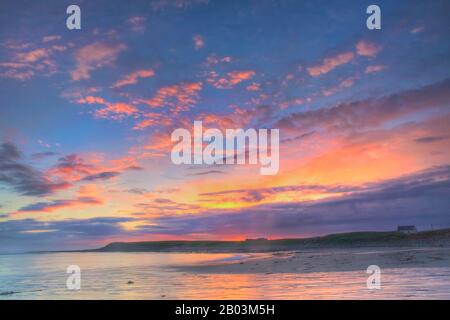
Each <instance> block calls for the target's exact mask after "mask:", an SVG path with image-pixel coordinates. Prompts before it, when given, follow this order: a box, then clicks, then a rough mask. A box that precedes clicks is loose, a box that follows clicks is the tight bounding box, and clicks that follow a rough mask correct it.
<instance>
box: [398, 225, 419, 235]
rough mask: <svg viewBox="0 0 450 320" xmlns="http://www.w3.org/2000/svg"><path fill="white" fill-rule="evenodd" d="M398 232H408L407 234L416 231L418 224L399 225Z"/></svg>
mask: <svg viewBox="0 0 450 320" xmlns="http://www.w3.org/2000/svg"><path fill="white" fill-rule="evenodd" d="M397 232H401V233H406V234H410V233H416V232H417V228H416V226H397Z"/></svg>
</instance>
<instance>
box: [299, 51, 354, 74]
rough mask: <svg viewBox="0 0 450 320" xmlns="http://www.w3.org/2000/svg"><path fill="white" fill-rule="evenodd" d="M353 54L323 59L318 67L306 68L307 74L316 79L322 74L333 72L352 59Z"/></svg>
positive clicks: (348, 53)
mask: <svg viewBox="0 0 450 320" xmlns="http://www.w3.org/2000/svg"><path fill="white" fill-rule="evenodd" d="M354 56H355V55H354V53H353V52H344V53H340V54H338V55H336V56H333V57H328V58H325V59H323V61H322V62H321V63H319V64H318V65H315V66H312V67H309V68H307V70H308V73H309V75H310V76H312V77H318V76H320V75H322V74H327V73H328V72H330V71H332V70H334V69H335V68H337V67H339V66H341V65H344V64H347V63H349V62H350V61H352V59H353V58H354Z"/></svg>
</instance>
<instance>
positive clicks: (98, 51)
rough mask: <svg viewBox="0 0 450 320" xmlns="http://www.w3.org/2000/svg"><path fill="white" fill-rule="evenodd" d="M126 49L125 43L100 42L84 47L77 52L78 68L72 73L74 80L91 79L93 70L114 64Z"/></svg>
mask: <svg viewBox="0 0 450 320" xmlns="http://www.w3.org/2000/svg"><path fill="white" fill-rule="evenodd" d="M125 49H126V46H125V45H124V44H115V45H111V44H106V43H99V42H97V43H93V44H89V45H87V46H84V47H82V48H81V49H79V50H78V51H77V52H76V53H75V60H76V68H75V69H74V70H72V71H71V73H70V74H71V77H72V80H75V81H78V80H83V79H89V78H90V77H91V71H93V70H95V69H98V68H102V67H105V66H107V65H111V64H113V63H114V62H115V61H116V60H117V57H118V55H119V54H120V52H122V51H123V50H125Z"/></svg>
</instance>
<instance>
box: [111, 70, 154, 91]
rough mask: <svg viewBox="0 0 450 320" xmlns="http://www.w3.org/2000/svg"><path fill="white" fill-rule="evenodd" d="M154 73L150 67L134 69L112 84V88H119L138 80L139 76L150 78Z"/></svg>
mask: <svg viewBox="0 0 450 320" xmlns="http://www.w3.org/2000/svg"><path fill="white" fill-rule="evenodd" d="M154 75H155V72H154V71H153V70H151V69H147V70H137V71H134V72H132V73H130V74H128V75H126V76H125V77H123V78H122V79H120V80H119V81H117V82H116V83H114V84H113V85H112V88H120V87H123V86H127V85H130V84H135V83H137V82H138V79H139V78H150V77H153V76H154Z"/></svg>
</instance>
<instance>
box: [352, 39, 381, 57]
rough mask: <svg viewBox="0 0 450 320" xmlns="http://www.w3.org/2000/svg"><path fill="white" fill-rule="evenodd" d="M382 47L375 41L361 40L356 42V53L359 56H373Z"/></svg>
mask: <svg viewBox="0 0 450 320" xmlns="http://www.w3.org/2000/svg"><path fill="white" fill-rule="evenodd" d="M381 49H382V47H381V46H379V45H377V44H376V43H373V42H369V41H365V40H361V41H359V42H358V43H357V44H356V53H357V54H358V55H360V56H364V57H369V58H373V57H375V56H376V55H377V54H378V53H379V52H380V51H381Z"/></svg>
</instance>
